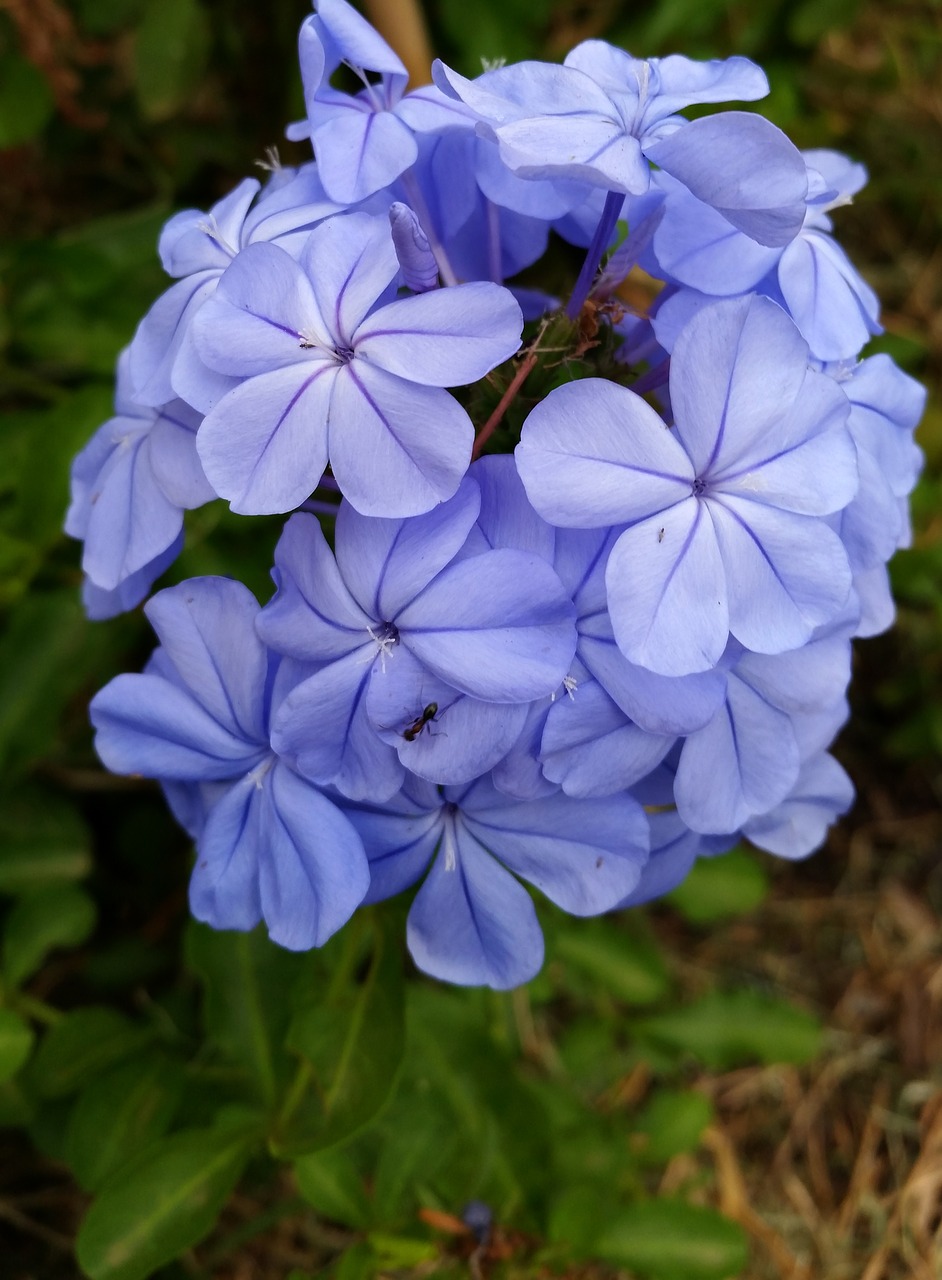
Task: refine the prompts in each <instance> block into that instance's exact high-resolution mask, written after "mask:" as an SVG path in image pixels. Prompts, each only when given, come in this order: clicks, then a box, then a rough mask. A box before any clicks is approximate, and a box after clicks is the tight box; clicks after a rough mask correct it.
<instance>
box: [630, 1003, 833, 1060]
mask: <svg viewBox="0 0 942 1280" xmlns="http://www.w3.org/2000/svg"><path fill="white" fill-rule="evenodd" d="M633 1030H634V1033H635V1035H636V1036H637V1037H638V1038H639V1039H640V1040H650V1041H651V1042H652V1043H653V1044H654V1045H655V1046H659V1047H662V1048H665V1049H670V1050H673V1051H674V1052H675V1053H678V1054H691V1055H692V1056H693V1057H695V1058H696V1059H697V1060H698V1061H699V1062H701V1063H702V1064H703V1065H704V1066H705V1067H707V1068H708V1069H710V1070H712V1071H723V1070H726V1069H727V1068H729V1067H734V1066H738V1065H740V1064H742V1063H747V1062H769V1063H771V1062H790V1063H795V1064H800V1063H804V1062H810V1061H811V1060H812V1059H813V1058H814V1057H815V1056H816V1054H817V1053H818V1051H819V1049H820V1045H821V1027H820V1025H819V1023H818V1022H817V1020H816V1019H815V1018H814V1017H812V1015H811V1014H810V1013H806V1012H805V1011H804V1010H802V1009H797V1008H796V1007H795V1006H794V1005H791V1004H788V1003H787V1002H786V1001H784V1000H774V999H771V998H770V997H767V996H763V995H760V994H759V993H758V992H756V991H713V992H711V993H710V994H709V995H706V996H704V997H703V998H702V999H701V1000H698V1001H696V1002H695V1003H694V1004H690V1005H687V1006H686V1007H685V1008H682V1009H676V1010H671V1011H670V1012H667V1013H660V1014H654V1015H652V1016H649V1017H647V1018H639V1019H638V1020H637V1021H636V1022H635V1023H634V1026H633Z"/></svg>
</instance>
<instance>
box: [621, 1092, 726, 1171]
mask: <svg viewBox="0 0 942 1280" xmlns="http://www.w3.org/2000/svg"><path fill="white" fill-rule="evenodd" d="M712 1119H713V1108H712V1106H711V1105H710V1100H709V1098H707V1097H705V1096H704V1095H703V1094H702V1093H697V1092H696V1091H695V1090H693V1089H659V1090H658V1091H657V1092H656V1093H655V1094H654V1096H653V1097H652V1098H651V1101H650V1102H649V1103H648V1104H647V1106H646V1107H645V1108H644V1110H643V1111H642V1112H641V1114H640V1115H639V1116H638V1119H637V1122H636V1124H635V1131H634V1134H633V1135H632V1139H631V1149H632V1151H633V1152H634V1153H635V1155H637V1156H640V1157H641V1159H643V1160H644V1161H645V1162H646V1163H650V1164H664V1163H666V1162H667V1161H668V1160H671V1159H672V1158H673V1157H674V1156H676V1155H679V1154H680V1153H681V1152H682V1151H694V1150H696V1148H697V1147H698V1146H699V1145H700V1137H701V1135H702V1133H703V1131H704V1129H705V1128H706V1127H707V1125H708V1124H709V1123H710V1121H711V1120H712Z"/></svg>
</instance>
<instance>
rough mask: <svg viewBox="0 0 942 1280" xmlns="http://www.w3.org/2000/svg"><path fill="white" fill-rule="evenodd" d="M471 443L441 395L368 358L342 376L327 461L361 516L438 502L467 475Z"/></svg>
mask: <svg viewBox="0 0 942 1280" xmlns="http://www.w3.org/2000/svg"><path fill="white" fill-rule="evenodd" d="M426 296H429V295H426ZM473 442H474V427H473V426H472V424H471V419H470V418H469V417H468V415H467V413H466V412H465V410H464V409H463V408H462V407H461V405H460V404H459V403H458V401H457V400H455V399H454V397H452V396H450V395H449V394H448V392H447V391H443V390H441V389H440V388H438V387H422V386H418V385H417V384H416V383H414V382H406V381H405V379H403V378H398V377H396V376H395V374H392V373H387V372H386V371H385V370H384V369H379V368H376V367H375V366H372V365H370V363H369V361H366V360H352V361H351V362H350V363H349V364H348V365H345V366H344V367H343V368H342V369H341V370H340V374H339V375H338V377H337V381H336V384H335V388H334V394H333V398H332V400H331V406H330V462H331V467H332V468H333V472H334V475H335V476H336V478H337V483H338V484H339V485H340V489H341V492H342V493H343V495H344V497H345V498H346V499H347V500H348V502H350V504H351V505H352V506H354V507H355V508H356V509H357V511H359V512H361V513H362V514H363V515H365V516H387V517H390V516H392V517H401V516H416V515H421V514H422V513H423V512H425V511H429V510H431V508H432V507H434V506H437V504H438V503H439V502H444V501H445V499H446V498H450V497H451V496H452V494H453V493H454V492H455V490H456V489H457V488H458V485H459V484H460V482H461V478H462V476H463V475H464V474H465V472H466V471H467V469H468V463H469V462H470V460H471V446H472V444H473ZM311 487H312V488H313V485H312V486H311ZM295 505H296V504H295Z"/></svg>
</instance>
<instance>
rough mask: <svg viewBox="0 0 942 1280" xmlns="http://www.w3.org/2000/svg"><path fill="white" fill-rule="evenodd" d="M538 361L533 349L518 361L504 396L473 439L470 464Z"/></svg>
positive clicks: (492, 432) (495, 428) (498, 424)
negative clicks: (516, 368) (517, 366)
mask: <svg viewBox="0 0 942 1280" xmlns="http://www.w3.org/2000/svg"><path fill="white" fill-rule="evenodd" d="M538 359H539V356H538V354H537V351H536V350H535V349H531V350H530V351H528V352H527V354H526V355H525V356H524V358H523V359H522V360H521V361H520V368H519V369H518V370H517V372H516V373H515V374H514V376H513V378H512V379H511V382H510V385H509V386H508V388H507V390H506V391H505V392H504V394H503V395H502V396H501V398H500V400H499V401H498V404H497V408H496V409H495V410H494V412H493V413H492V414H491V416H490V417H489V418H488V420H487V422H485V424H484V426H483V427H482V428H481V430H480V431H479V432H478V433H477V435H476V436H475V437H474V447H473V448H472V450H471V460H472V462H473V461H474V459H475V458H478V457H480V455H481V450H482V449H483V448H484V446H485V445H486V444H487V442H488V440H490V438H491V436H492V435H493V434H494V432H495V431H496V430H497V428H498V427H499V426H500V423H501V419H502V418H503V416H504V414H505V413H506V412H507V410H508V409H509V408H510V406H511V404H513V402H514V400H516V398H517V393H518V392H519V390H520V388H521V387H522V386H523V384H524V382H526V380H527V378H528V377H529V375H530V372H531V370H532V369H533V366H534V365H535V364H536V362H537V360H538Z"/></svg>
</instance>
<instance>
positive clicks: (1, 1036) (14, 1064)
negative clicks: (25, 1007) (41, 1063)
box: [0, 1009, 33, 1082]
mask: <svg viewBox="0 0 942 1280" xmlns="http://www.w3.org/2000/svg"><path fill="white" fill-rule="evenodd" d="M32 1047H33V1031H32V1028H31V1027H30V1025H29V1023H28V1022H25V1021H24V1020H23V1019H22V1018H21V1017H20V1015H19V1014H18V1013H14V1012H13V1010H12V1009H0V1082H2V1081H6V1080H9V1079H10V1077H11V1076H15V1075H16V1073H17V1071H19V1069H20V1067H21V1066H22V1065H23V1063H24V1062H25V1061H26V1059H27V1058H28V1057H29V1054H30V1050H31V1049H32Z"/></svg>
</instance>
